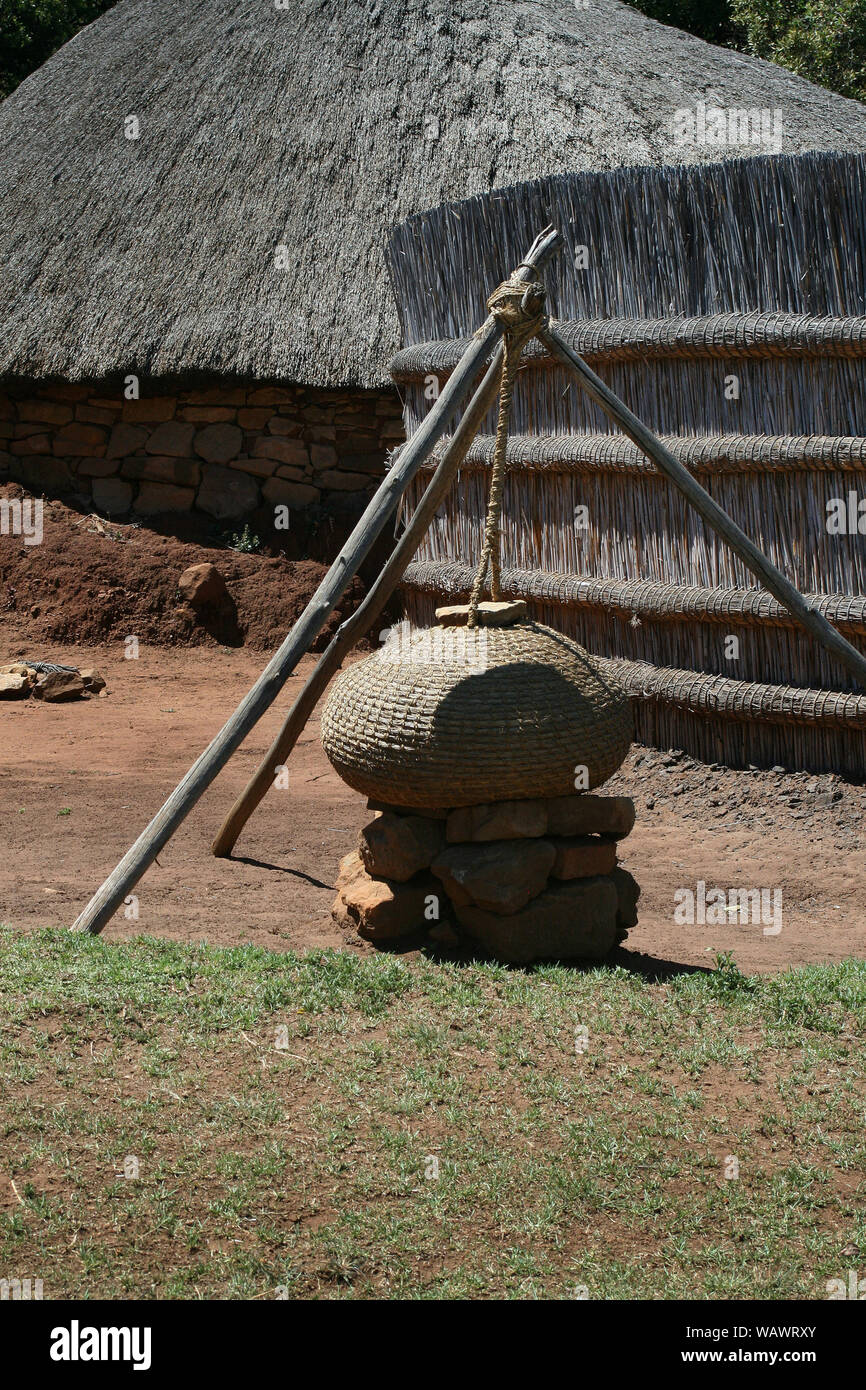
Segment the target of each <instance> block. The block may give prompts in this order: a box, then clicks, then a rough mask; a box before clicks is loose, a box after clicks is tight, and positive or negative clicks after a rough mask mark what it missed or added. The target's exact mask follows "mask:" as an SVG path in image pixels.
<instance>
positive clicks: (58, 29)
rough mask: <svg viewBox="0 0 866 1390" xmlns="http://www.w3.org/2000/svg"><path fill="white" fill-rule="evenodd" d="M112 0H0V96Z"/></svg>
mask: <svg viewBox="0 0 866 1390" xmlns="http://www.w3.org/2000/svg"><path fill="white" fill-rule="evenodd" d="M114 3H115V0H0V97H6V96H8V95H9V93H10V92H12V91H14V90H15V88H16V87H17V86H18V84H19V82H23V81H24V79H25V77H26V76H27V75H28V73H31V72H33V70H34V69H35V68H38V67H41V66H42V64H43V63H44V62H45V60H46V58H50V57H51V54H52V53H54V51H55V50H56V49H58V48H60V46H61V44H64V43H66V42H67V40H68V39H71V38H72V36H73V35H74V34H77V33H78V31H79V29H82V28H83V27H84V25H85V24H89V23H90V22H91V20H94V19H96V18H97V16H98V15H101V14H102V12H103V10H108V9H110V8H111V6H112V5H113V4H114Z"/></svg>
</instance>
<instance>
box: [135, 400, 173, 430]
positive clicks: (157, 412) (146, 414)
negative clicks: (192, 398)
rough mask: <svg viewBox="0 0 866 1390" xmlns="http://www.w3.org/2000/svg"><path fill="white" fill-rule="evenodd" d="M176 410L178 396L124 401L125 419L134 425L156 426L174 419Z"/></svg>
mask: <svg viewBox="0 0 866 1390" xmlns="http://www.w3.org/2000/svg"><path fill="white" fill-rule="evenodd" d="M176 410H177V397H176V396H151V397H150V398H149V399H148V400H140V401H124V402H123V419H124V420H126V421H128V423H130V424H133V425H138V424H141V425H155V424H159V423H160V422H161V421H162V420H171V419H173V418H174V413H175V411H176Z"/></svg>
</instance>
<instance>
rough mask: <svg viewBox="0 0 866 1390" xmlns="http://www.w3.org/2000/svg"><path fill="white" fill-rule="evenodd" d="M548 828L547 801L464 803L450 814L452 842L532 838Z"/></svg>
mask: <svg viewBox="0 0 866 1390" xmlns="http://www.w3.org/2000/svg"><path fill="white" fill-rule="evenodd" d="M546 831H547V803H546V802H545V801H497V802H494V803H492V804H491V805H479V806H460V807H458V808H457V810H456V811H452V812H451V814H450V815H449V817H448V824H447V826H446V830H445V838H446V839H447V841H448V843H449V844H459V843H460V842H461V841H465V840H474V841H479V840H529V839H537V838H539V837H540V836H542V835H544V834H545V832H546Z"/></svg>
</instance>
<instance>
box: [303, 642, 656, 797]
mask: <svg viewBox="0 0 866 1390" xmlns="http://www.w3.org/2000/svg"><path fill="white" fill-rule="evenodd" d="M632 732H633V719H632V713H631V707H630V704H629V700H628V697H627V696H626V695H625V694H624V692H623V691H622V689H621V688H620V687H619V686H618V685H617V684H616V682H615V680H614V679H613V678H611V676H610V675H608V674H607V673H602V671H601V668H600V667H599V666H598V664H597V663H596V662H595V660H594V658H593V657H592V656H590V655H589V653H588V652H585V651H584V650H583V648H582V647H579V646H578V645H577V643H576V642H573V641H572V640H571V639H570V638H568V637H564V636H563V635H562V634H561V633H558V632H554V631H553V629H552V628H549V627H544V626H542V625H541V624H540V623H533V622H524V623H518V624H514V625H513V626H511V627H501V628H495V627H490V628H479V629H473V630H467V629H464V628H441V627H433V628H429V629H426V630H425V631H423V632H417V633H415V635H414V636H413V637H412V638H411V639H409V640H407V641H406V642H405V643H400V644H397V645H396V649H391V650H389V648H388V646H387V645H386V647H385V648H383V649H382V650H381V651H378V652H376V653H374V655H373V656H371V657H367V658H366V659H365V660H363V661H359V662H358V663H357V664H356V665H354V666H351V667H349V669H348V670H346V671H344V672H343V673H342V674H341V675H340V676H339V677H338V678H337V680H336V681H335V682H334V685H333V687H332V689H331V692H330V694H329V696H328V699H327V701H326V703H325V707H324V710H323V711H322V744H323V746H324V749H325V752H326V754H327V755H328V758H329V759H330V761H331V763H332V764H333V766H334V768H335V769H336V771H337V772H338V773H339V775H340V776H341V777H342V778H343V780H344V781H345V782H347V783H348V784H349V786H350V787H354V788H355V790H356V791H360V792H364V793H365V794H366V795H367V796H369V797H371V798H373V799H374V800H376V801H383V802H387V803H388V804H390V805H396V806H412V807H417V808H418V809H423V808H424V807H452V806H473V805H477V804H479V803H481V802H486V801H510V800H521V799H523V798H527V797H543V796H566V795H568V794H569V793H572V792H574V791H575V768H577V767H578V766H581V765H582V766H585V767H586V768H587V770H588V782H589V788H593V787H597V786H600V785H601V783H602V782H604V781H605V780H606V779H607V778H608V777H610V776H611V775H612V774H613V773H614V772H615V771H616V769H617V768H618V767H619V766H620V764H621V763H622V762H623V759H624V758H625V756H626V754H627V753H628V750H629V746H630V744H631V740H632Z"/></svg>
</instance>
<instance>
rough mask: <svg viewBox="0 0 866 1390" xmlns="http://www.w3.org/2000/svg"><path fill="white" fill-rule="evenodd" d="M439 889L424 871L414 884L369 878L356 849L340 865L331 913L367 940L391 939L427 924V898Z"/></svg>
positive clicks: (339, 921) (337, 920)
mask: <svg viewBox="0 0 866 1390" xmlns="http://www.w3.org/2000/svg"><path fill="white" fill-rule="evenodd" d="M439 892H441V890H440V889H439V885H438V884H437V883H436V880H435V879H434V878H432V877H431V876H430V875H427V874H425V875H423V877H422V878H421V880H416V881H415V882H414V883H394V882H391V881H390V880H387V879H381V878H371V877H370V875H369V874H368V873H367V871H366V869H365V868H364V865H363V863H362V861H361V856H360V855H359V854H358V853H357V851H355V852H354V853H352V854H347V855H346V857H345V859H343V861H342V863H341V864H340V874H339V877H338V879H337V897H336V900H335V902H334V906H333V907H332V909H331V914H332V916H333V918H334V920H335V921H336V922H337V923H338V925H340V926H345V927H349V926H351V927H354V928H356V929H357V931H358V932H359V934H360V935H361V936H363V937H365V938H366V939H367V940H368V941H376V942H379V941H394V940H396V939H397V938H399V937H401V936H408V935H409V934H410V933H411V932H415V931H419V930H421V929H422V928H424V927H426V926H428V925H429V919H428V917H427V916H426V915H425V913H426V910H427V908H428V907H429V905H430V904H429V899H430V897H431V896H433V897H438V893H439ZM434 920H437V919H434Z"/></svg>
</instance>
